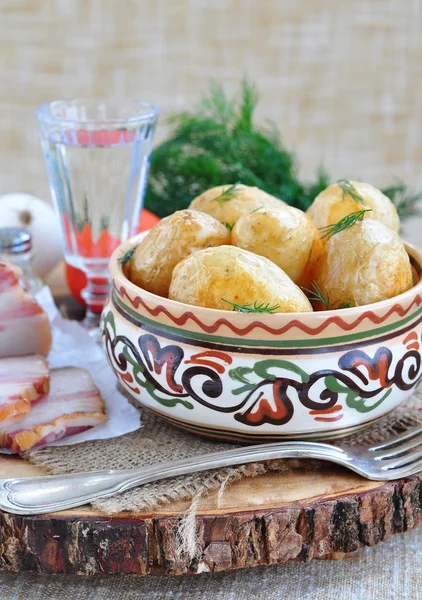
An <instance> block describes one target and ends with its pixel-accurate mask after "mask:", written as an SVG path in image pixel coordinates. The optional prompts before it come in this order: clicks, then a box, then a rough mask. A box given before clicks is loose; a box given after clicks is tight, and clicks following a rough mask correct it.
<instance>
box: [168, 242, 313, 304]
mask: <svg viewBox="0 0 422 600" xmlns="http://www.w3.org/2000/svg"><path fill="white" fill-rule="evenodd" d="M169 298H170V299H172V300H177V301H178V302H184V303H185V304H193V305H194V306H205V307H207V308H218V309H220V310H232V309H233V307H232V305H231V304H230V303H234V304H236V305H238V306H245V305H248V306H249V307H253V306H254V305H255V306H256V305H264V306H265V305H267V306H268V307H270V308H271V309H272V310H271V311H269V310H267V312H274V313H280V312H281V313H282V312H289V313H290V312H309V311H312V306H311V304H310V303H309V301H308V299H307V298H306V296H305V294H304V293H303V292H302V290H301V289H300V288H299V287H297V285H295V284H294V283H293V281H292V280H291V279H290V277H288V276H287V275H286V273H285V272H284V271H282V270H281V269H280V268H279V267H277V265H275V264H274V263H273V262H271V261H270V260H268V259H267V258H264V257H263V256H258V255H256V254H253V253H252V252H248V251H247V250H243V249H241V248H237V247H236V246H219V247H218V248H207V249H205V250H200V251H199V252H196V253H195V254H192V255H191V256H188V257H187V258H185V259H184V260H183V261H182V262H180V263H179V264H178V265H177V266H176V267H175V268H174V271H173V277H172V280H171V284H170V291H169Z"/></svg>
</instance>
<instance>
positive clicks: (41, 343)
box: [0, 261, 51, 357]
mask: <svg viewBox="0 0 422 600" xmlns="http://www.w3.org/2000/svg"><path fill="white" fill-rule="evenodd" d="M21 275H22V272H21V270H20V269H19V268H18V267H15V266H12V265H8V264H6V263H4V262H1V261H0V357H3V356H22V355H25V354H41V355H42V356H47V354H48V353H49V351H50V347H51V330H50V324H49V322H48V316H47V314H46V313H45V312H44V311H43V310H42V308H41V307H40V306H39V304H38V303H37V302H36V301H35V300H34V299H33V298H31V297H30V296H29V294H27V293H26V292H25V291H24V289H23V288H22V287H21V285H20V284H19V279H20V277H21Z"/></svg>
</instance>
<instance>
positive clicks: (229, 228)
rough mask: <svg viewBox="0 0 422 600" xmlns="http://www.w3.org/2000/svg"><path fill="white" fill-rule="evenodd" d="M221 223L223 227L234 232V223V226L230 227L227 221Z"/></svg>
mask: <svg viewBox="0 0 422 600" xmlns="http://www.w3.org/2000/svg"><path fill="white" fill-rule="evenodd" d="M220 223H221V224H222V225H225V226H226V227H227V229H228V230H229V231H232V230H233V227H234V223H233V225H230V223H227V221H220Z"/></svg>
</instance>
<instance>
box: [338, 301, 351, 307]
mask: <svg viewBox="0 0 422 600" xmlns="http://www.w3.org/2000/svg"><path fill="white" fill-rule="evenodd" d="M353 306H354V304H353V302H351V301H350V300H349V301H348V302H342V303H341V304H340V308H353Z"/></svg>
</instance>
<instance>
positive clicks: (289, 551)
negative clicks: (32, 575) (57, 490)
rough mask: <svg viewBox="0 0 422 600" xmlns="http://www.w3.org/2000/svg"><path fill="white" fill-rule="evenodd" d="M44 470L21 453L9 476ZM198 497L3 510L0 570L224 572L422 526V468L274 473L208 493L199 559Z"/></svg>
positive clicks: (329, 553) (5, 466)
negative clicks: (182, 532) (135, 509)
mask: <svg viewBox="0 0 422 600" xmlns="http://www.w3.org/2000/svg"><path fill="white" fill-rule="evenodd" d="M43 473H44V471H43V470H42V469H40V468H38V467H34V466H32V465H29V464H27V463H25V462H24V461H23V460H21V459H19V458H14V457H3V458H2V459H1V460H0V477H1V478H4V477H20V476H21V477H24V476H29V475H39V474H43ZM188 508H189V503H187V502H178V503H173V504H171V505H169V506H167V507H165V508H162V509H160V510H156V511H154V513H147V512H140V513H139V514H124V513H122V514H119V515H114V516H110V515H103V514H101V513H99V512H98V511H95V510H93V509H92V508H90V507H82V508H77V509H73V510H68V511H63V512H60V513H55V514H49V515H40V516H28V517H25V516H19V515H11V514H7V513H1V512H0V567H1V568H2V569H6V570H8V571H12V572H19V571H23V570H34V571H39V572H42V573H72V574H84V575H94V574H100V573H119V574H126V573H137V574H147V573H157V572H160V573H166V574H169V575H175V574H177V575H181V574H188V573H198V572H204V571H223V570H227V569H237V568H241V567H256V566H259V565H268V564H274V563H284V562H287V561H291V560H294V561H310V560H312V559H314V558H324V559H326V558H341V557H343V556H344V555H345V554H348V553H353V552H356V551H357V550H359V548H362V547H363V546H373V545H375V544H378V543H379V542H381V541H384V540H386V539H388V538H389V537H390V536H391V535H393V534H395V533H401V532H404V531H407V530H410V529H413V528H414V527H416V526H417V525H418V524H419V522H420V520H421V515H422V474H420V475H418V476H413V477H408V478H406V479H402V480H399V481H394V482H390V483H380V482H371V481H367V480H365V479H363V478H361V477H359V476H358V475H355V474H353V473H349V472H348V471H346V470H344V469H341V468H340V467H334V466H331V465H327V466H324V467H323V468H321V469H319V470H316V471H315V470H314V471H296V470H295V471H286V472H285V473H284V474H283V473H268V474H266V475H263V476H258V477H256V478H254V479H244V480H242V481H240V482H237V483H234V484H233V485H232V486H230V487H229V488H228V489H226V491H225V493H224V495H223V497H222V499H221V500H220V503H219V504H218V502H217V493H213V494H210V495H209V496H207V497H206V498H204V499H202V500H201V502H200V504H199V508H198V512H197V516H196V527H197V536H198V547H199V554H198V558H197V559H194V560H190V559H189V558H188V556H187V555H186V554H184V553H179V552H178V551H177V547H178V545H177V531H178V526H179V524H180V519H181V515H183V513H184V512H185V511H186V510H187V509H188Z"/></svg>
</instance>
